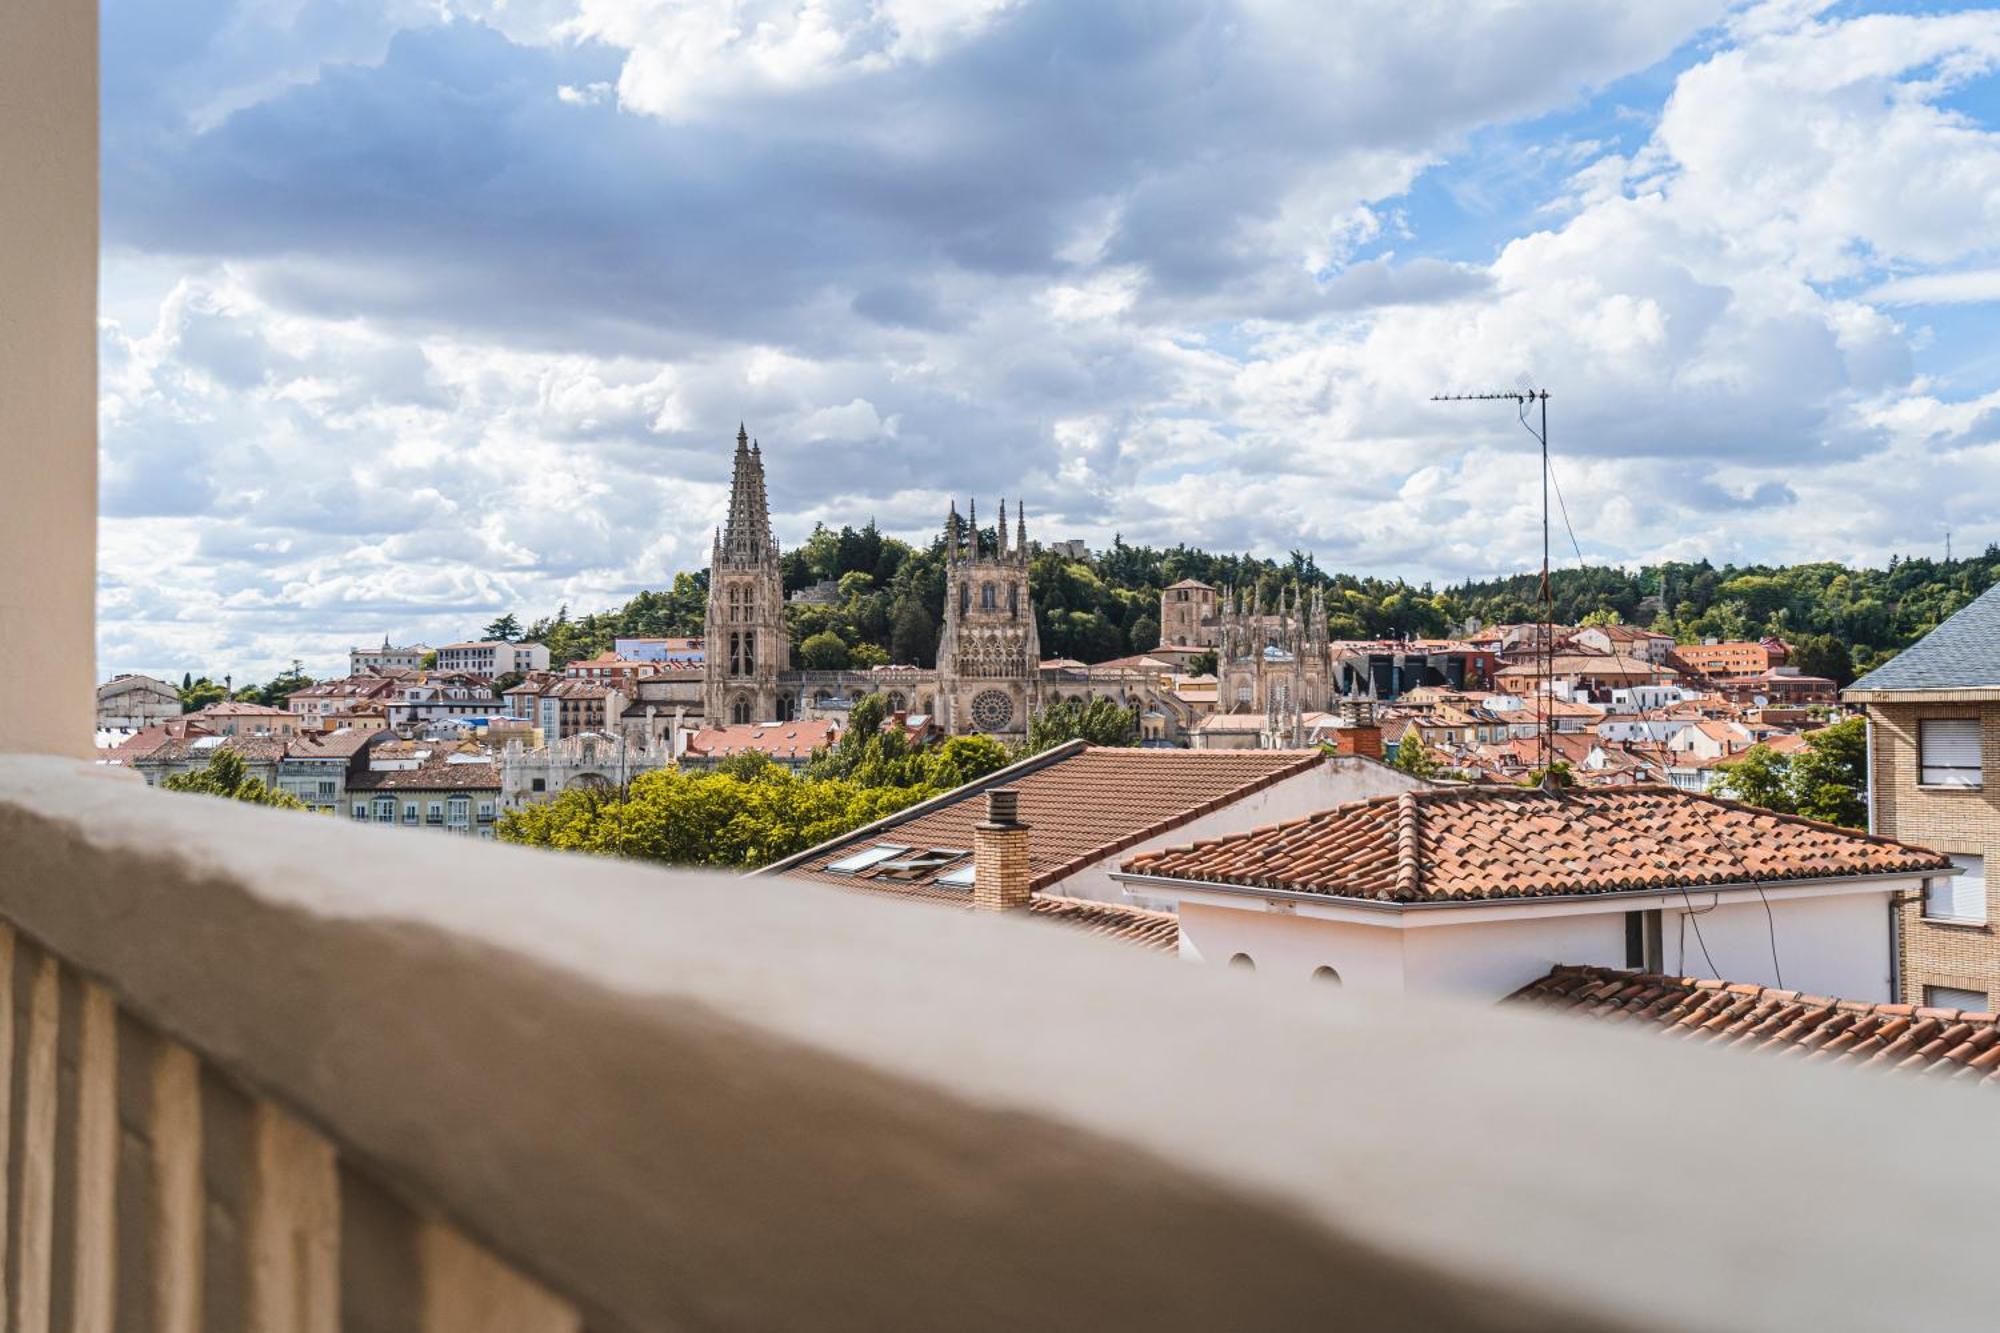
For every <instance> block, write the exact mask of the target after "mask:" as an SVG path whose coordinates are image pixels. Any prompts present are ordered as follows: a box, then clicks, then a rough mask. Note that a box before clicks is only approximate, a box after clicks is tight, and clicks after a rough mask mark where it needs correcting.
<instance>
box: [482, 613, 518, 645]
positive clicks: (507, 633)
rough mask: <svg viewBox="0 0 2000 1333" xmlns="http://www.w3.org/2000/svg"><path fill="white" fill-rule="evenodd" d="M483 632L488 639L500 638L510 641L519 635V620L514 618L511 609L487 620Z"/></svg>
mask: <svg viewBox="0 0 2000 1333" xmlns="http://www.w3.org/2000/svg"><path fill="white" fill-rule="evenodd" d="M485 634H486V637H487V638H489V639H502V640H505V641H506V642H508V643H512V642H514V641H515V640H516V639H518V638H520V637H521V622H520V621H519V620H516V619H515V618H514V613H513V612H512V611H508V612H506V613H504V614H502V615H500V616H499V617H497V618H495V619H494V620H492V621H491V622H489V623H488V624H487V626H486V629H485Z"/></svg>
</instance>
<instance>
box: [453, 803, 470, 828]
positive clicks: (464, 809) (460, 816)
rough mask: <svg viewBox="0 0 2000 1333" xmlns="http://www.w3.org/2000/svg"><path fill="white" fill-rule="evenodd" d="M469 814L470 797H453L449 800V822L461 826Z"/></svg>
mask: <svg viewBox="0 0 2000 1333" xmlns="http://www.w3.org/2000/svg"><path fill="white" fill-rule="evenodd" d="M471 813H472V800H471V798H470V797H465V796H454V797H452V798H451V818H450V821H449V822H451V823H453V824H463V823H465V822H466V819H467V816H469V815H470V814H471Z"/></svg>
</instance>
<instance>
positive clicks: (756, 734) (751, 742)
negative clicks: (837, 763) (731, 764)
mask: <svg viewBox="0 0 2000 1333" xmlns="http://www.w3.org/2000/svg"><path fill="white" fill-rule="evenodd" d="M838 730H839V729H838V728H837V727H835V725H834V724H833V723H831V722H805V721H798V722H743V723H737V724H734V725H732V726H727V727H703V728H702V729H701V730H700V731H697V732H696V733H695V734H694V735H692V736H690V737H689V738H688V746H687V748H688V753H689V754H691V755H694V756H696V757H697V758H703V759H726V758H728V757H729V756H731V755H737V754H746V753H748V752H749V751H751V750H755V751H757V752H759V753H760V754H767V755H769V756H770V757H771V758H773V759H785V760H801V759H806V758H809V757H811V755H812V752H813V751H814V750H820V749H824V748H826V747H827V746H829V745H831V744H833V742H834V740H835V738H836V737H837V735H838Z"/></svg>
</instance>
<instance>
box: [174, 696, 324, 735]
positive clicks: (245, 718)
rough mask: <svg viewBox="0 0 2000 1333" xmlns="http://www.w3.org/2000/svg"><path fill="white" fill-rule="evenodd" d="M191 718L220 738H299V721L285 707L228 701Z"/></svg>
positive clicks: (197, 710) (199, 712) (211, 705)
mask: <svg viewBox="0 0 2000 1333" xmlns="http://www.w3.org/2000/svg"><path fill="white" fill-rule="evenodd" d="M187 716H189V717H191V718H194V719H196V720H197V721H198V722H199V723H200V724H201V726H202V727H203V728H205V729H206V730H207V731H209V732H210V733H211V734H213V735H216V736H296V735H298V734H299V719H298V718H297V717H296V716H295V715H294V714H292V713H291V712H289V711H288V710H286V709H283V708H267V707H265V706H264V705H263V704H245V703H237V702H236V701H235V700H233V699H230V700H225V701H223V702H222V703H214V704H210V705H209V706H208V707H206V708H199V709H196V710H195V711H194V712H192V713H189V714H188V715H187Z"/></svg>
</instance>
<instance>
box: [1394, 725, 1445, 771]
mask: <svg viewBox="0 0 2000 1333" xmlns="http://www.w3.org/2000/svg"><path fill="white" fill-rule="evenodd" d="M1390 762H1391V763H1392V764H1393V765H1394V766H1395V767H1397V768H1400V769H1402V770H1403V771H1404V772H1405V773H1408V774H1409V775H1410V776H1411V777H1413V778H1430V777H1436V776H1437V771H1438V762H1437V760H1436V758H1435V757H1433V756H1432V754H1431V751H1430V747H1429V746H1428V745H1425V744H1424V738H1423V735H1422V733H1420V732H1419V731H1418V730H1417V729H1416V728H1415V727H1406V728H1405V729H1404V731H1403V736H1402V739H1401V740H1399V741H1397V742H1396V754H1395V757H1394V758H1393V759H1392V760H1390Z"/></svg>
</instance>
